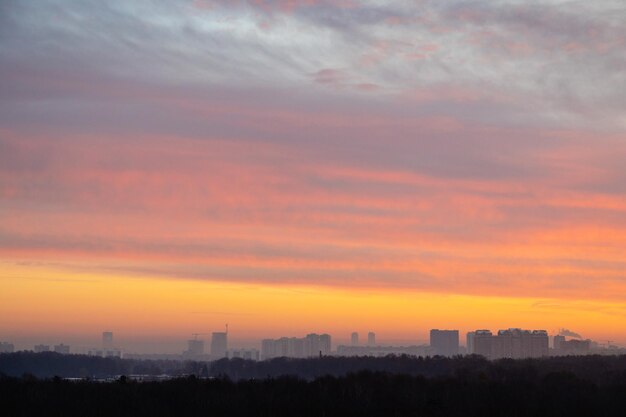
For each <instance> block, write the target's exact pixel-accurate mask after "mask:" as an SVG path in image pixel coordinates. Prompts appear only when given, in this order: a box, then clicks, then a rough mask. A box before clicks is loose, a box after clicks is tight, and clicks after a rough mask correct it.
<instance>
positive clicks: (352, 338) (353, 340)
mask: <svg viewBox="0 0 626 417" xmlns="http://www.w3.org/2000/svg"><path fill="white" fill-rule="evenodd" d="M350 344H351V345H352V346H358V345H359V334H358V333H357V332H354V333H352V335H351V336H350Z"/></svg>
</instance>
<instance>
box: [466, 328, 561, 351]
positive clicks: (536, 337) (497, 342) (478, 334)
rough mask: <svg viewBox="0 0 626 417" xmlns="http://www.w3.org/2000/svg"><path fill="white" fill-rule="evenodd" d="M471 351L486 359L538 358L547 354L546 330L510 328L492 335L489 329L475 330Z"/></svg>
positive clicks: (547, 340)
mask: <svg viewBox="0 0 626 417" xmlns="http://www.w3.org/2000/svg"><path fill="white" fill-rule="evenodd" d="M473 339H474V341H473V345H474V346H473V347H474V351H473V353H476V354H478V355H482V356H484V357H486V358H488V359H500V358H512V359H522V358H540V357H543V356H548V354H549V349H548V342H549V338H548V332H546V331H545V330H532V331H531V330H523V329H517V328H511V329H506V330H499V331H498V333H497V334H496V335H493V334H492V333H491V332H490V331H489V330H476V331H475V332H474V335H473Z"/></svg>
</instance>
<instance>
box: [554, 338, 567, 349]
mask: <svg viewBox="0 0 626 417" xmlns="http://www.w3.org/2000/svg"><path fill="white" fill-rule="evenodd" d="M563 342H565V336H561V335H556V336H554V338H553V339H552V347H553V348H554V350H561V343H563Z"/></svg>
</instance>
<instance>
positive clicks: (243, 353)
mask: <svg viewBox="0 0 626 417" xmlns="http://www.w3.org/2000/svg"><path fill="white" fill-rule="evenodd" d="M227 357H228V358H230V359H234V358H240V359H247V360H252V361H258V360H259V358H260V355H259V351H258V350H257V349H229V350H228V352H227Z"/></svg>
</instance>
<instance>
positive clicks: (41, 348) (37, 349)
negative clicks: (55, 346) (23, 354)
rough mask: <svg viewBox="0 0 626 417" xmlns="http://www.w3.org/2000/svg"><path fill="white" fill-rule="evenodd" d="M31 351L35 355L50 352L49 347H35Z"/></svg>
mask: <svg viewBox="0 0 626 417" xmlns="http://www.w3.org/2000/svg"><path fill="white" fill-rule="evenodd" d="M33 350H34V351H35V353H41V352H50V346H49V345H35V347H34V349H33Z"/></svg>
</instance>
